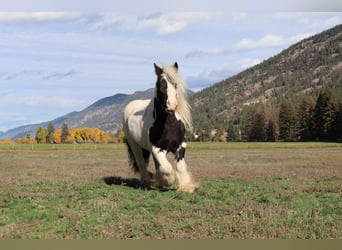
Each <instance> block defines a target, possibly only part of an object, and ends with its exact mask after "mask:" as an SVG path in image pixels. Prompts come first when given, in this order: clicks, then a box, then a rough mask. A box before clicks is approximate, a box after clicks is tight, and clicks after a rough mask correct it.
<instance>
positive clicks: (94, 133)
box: [54, 127, 110, 143]
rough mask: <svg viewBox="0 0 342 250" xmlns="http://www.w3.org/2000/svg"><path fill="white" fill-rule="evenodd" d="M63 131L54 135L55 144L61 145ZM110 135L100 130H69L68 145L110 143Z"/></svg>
mask: <svg viewBox="0 0 342 250" xmlns="http://www.w3.org/2000/svg"><path fill="white" fill-rule="evenodd" d="M61 135H62V130H61V129H57V130H56V132H55V133H54V142H55V143H61ZM109 139H110V137H109V135H108V134H107V133H106V132H105V131H103V130H101V129H99V128H86V127H84V128H73V129H69V136H68V139H67V142H68V143H73V142H76V143H108V141H109Z"/></svg>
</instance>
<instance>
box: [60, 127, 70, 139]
mask: <svg viewBox="0 0 342 250" xmlns="http://www.w3.org/2000/svg"><path fill="white" fill-rule="evenodd" d="M68 136H69V127H68V124H66V123H64V124H63V125H62V133H61V143H66V142H67V141H68Z"/></svg>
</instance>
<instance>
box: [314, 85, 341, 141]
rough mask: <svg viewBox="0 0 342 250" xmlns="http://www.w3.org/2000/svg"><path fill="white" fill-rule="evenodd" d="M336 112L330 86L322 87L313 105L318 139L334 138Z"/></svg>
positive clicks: (336, 108)
mask: <svg viewBox="0 0 342 250" xmlns="http://www.w3.org/2000/svg"><path fill="white" fill-rule="evenodd" d="M337 113H338V102H337V99H336V95H335V94H334V92H333V91H332V90H331V89H330V88H325V89H323V91H321V93H320V94H319V96H318V98H317V102H316V106H315V126H316V137H317V139H318V140H332V139H333V138H334V129H333V123H334V121H335V116H336V114H337Z"/></svg>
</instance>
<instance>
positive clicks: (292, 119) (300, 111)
mask: <svg viewBox="0 0 342 250" xmlns="http://www.w3.org/2000/svg"><path fill="white" fill-rule="evenodd" d="M219 127H221V129H220V131H216V130H213V129H212V130H210V131H208V130H203V131H202V133H204V134H202V135H201V131H199V132H197V134H196V138H197V140H219V141H342V103H341V101H340V100H338V99H337V97H336V95H335V93H334V91H333V90H332V89H330V88H324V89H322V90H321V91H320V93H319V95H318V97H317V98H315V97H313V96H311V95H301V96H293V97H292V98H282V100H281V101H280V102H279V103H277V102H275V103H270V102H268V103H257V104H252V105H248V106H247V105H246V106H244V107H243V108H242V110H241V111H240V113H239V114H238V115H237V118H235V119H234V120H233V121H228V123H227V124H220V126H219ZM222 128H223V129H222Z"/></svg>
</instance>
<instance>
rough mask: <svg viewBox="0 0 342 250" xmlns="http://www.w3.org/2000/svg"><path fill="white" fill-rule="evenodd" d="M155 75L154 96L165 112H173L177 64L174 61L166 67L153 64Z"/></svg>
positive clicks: (175, 104) (175, 106) (175, 102)
mask: <svg viewBox="0 0 342 250" xmlns="http://www.w3.org/2000/svg"><path fill="white" fill-rule="evenodd" d="M154 69H155V72H156V75H157V82H156V98H157V101H158V102H159V104H160V105H161V107H162V108H163V109H164V110H165V111H167V112H174V111H175V110H176V108H177V105H178V102H177V82H176V81H175V79H176V77H175V76H176V75H177V72H178V64H177V62H175V63H174V64H173V65H171V66H168V67H162V66H159V65H157V64H154Z"/></svg>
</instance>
